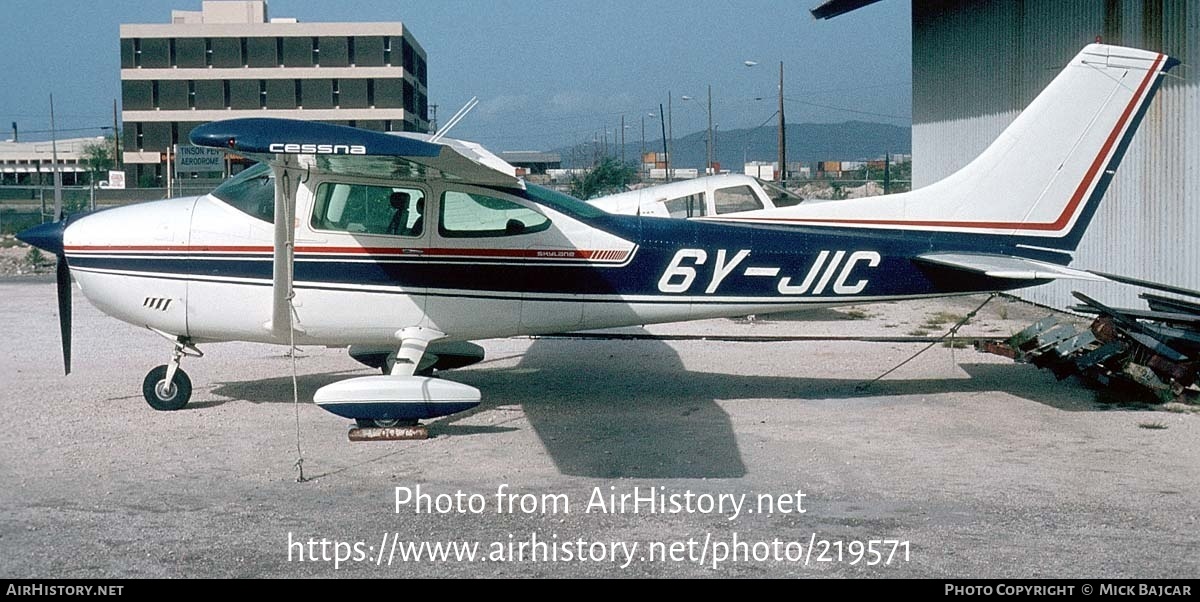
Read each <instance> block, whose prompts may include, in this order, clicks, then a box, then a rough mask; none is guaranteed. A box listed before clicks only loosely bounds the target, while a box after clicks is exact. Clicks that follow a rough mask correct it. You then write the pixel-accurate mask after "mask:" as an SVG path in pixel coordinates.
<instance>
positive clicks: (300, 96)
mask: <svg viewBox="0 0 1200 602" xmlns="http://www.w3.org/2000/svg"><path fill="white" fill-rule="evenodd" d="M296 108H297V109H303V108H304V96H303V94H302V93H301V91H300V80H296Z"/></svg>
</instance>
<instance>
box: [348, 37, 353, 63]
mask: <svg viewBox="0 0 1200 602" xmlns="http://www.w3.org/2000/svg"><path fill="white" fill-rule="evenodd" d="M346 58H347V60H349V61H350V66H351V67H353V66H354V38H346Z"/></svg>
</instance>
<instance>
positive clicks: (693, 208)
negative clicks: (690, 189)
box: [663, 194, 708, 217]
mask: <svg viewBox="0 0 1200 602" xmlns="http://www.w3.org/2000/svg"><path fill="white" fill-rule="evenodd" d="M663 204H664V205H666V206H667V213H669V214H670V215H671V217H703V216H704V215H705V214H706V213H708V211H707V209H708V208H707V207H705V206H704V195H703V194H692V195H688V196H682V197H679V198H677V199H669V200H667V201H666V202H664V203H663Z"/></svg>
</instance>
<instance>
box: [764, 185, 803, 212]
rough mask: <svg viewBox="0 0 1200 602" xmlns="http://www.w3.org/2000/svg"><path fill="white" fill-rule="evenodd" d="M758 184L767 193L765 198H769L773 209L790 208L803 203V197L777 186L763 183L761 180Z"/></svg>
mask: <svg viewBox="0 0 1200 602" xmlns="http://www.w3.org/2000/svg"><path fill="white" fill-rule="evenodd" d="M759 183H761V184H762V185H763V189H765V190H766V191H767V196H769V197H771V202H772V203H774V205H775V207H791V206H793V205H799V204H800V203H803V202H804V197H802V196H800V195H798V194H796V193H794V192H792V191H790V190H788V189H786V188H783V187H782V186H779V185H778V184H772V183H771V182H764V181H763V180H759Z"/></svg>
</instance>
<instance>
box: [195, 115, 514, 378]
mask: <svg viewBox="0 0 1200 602" xmlns="http://www.w3.org/2000/svg"><path fill="white" fill-rule="evenodd" d="M190 138H191V141H192V144H194V145H196V146H206V147H210V148H217V149H221V150H223V151H226V152H230V153H237V154H239V155H243V156H248V157H250V158H252V159H255V160H258V161H261V162H264V163H267V164H269V165H271V169H272V171H274V173H275V181H276V186H275V236H274V254H275V259H274V262H273V267H272V284H271V288H272V297H273V301H272V311H271V321H270V322H268V323H266V324H264V325H263V327H264V328H265V329H266V330H268V331H269V332H271V333H273V334H275V335H277V336H283V335H286V334H288V333H289V332H290V331H292V329H294V328H296V326H295V325H294V323H293V320H292V308H291V298H292V275H293V272H294V269H293V268H294V266H293V264H294V249H295V229H294V224H295V215H296V191H297V190H298V188H299V185H300V182H301V180H303V179H304V178H305V176H306V175H307V174H309V173H311V172H325V173H337V174H342V175H350V176H365V177H376V178H404V179H418V180H438V179H442V180H454V181H459V182H470V183H472V184H482V185H487V186H498V187H505V188H523V187H524V183H523V182H522V181H521V180H519V179H517V177H516V170H515V169H514V168H513V166H511V165H509V164H508V163H506V162H504V160H503V159H500V158H499V157H497V156H495V155H493V154H492V153H490V152H488V151H487V150H485V149H484V148H483V147H482V146H479V145H478V144H475V143H472V142H466V141H462V140H453V139H450V138H441V139H436V140H435V139H434V137H432V136H428V135H425V134H415V133H386V134H385V133H382V132H372V131H369V130H361V129H358V128H352V127H346V126H341V125H331V124H327V123H319V122H312V121H299V120H295V119H277V118H270V117H251V118H244V119H229V120H225V121H214V122H212V123H208V124H205V125H202V126H200V127H197V128H195V129H193V130H192V133H191V136H190ZM397 334H398V335H399V333H397ZM423 350H424V348H423V347H422V351H423ZM418 358H419V356H418Z"/></svg>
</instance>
